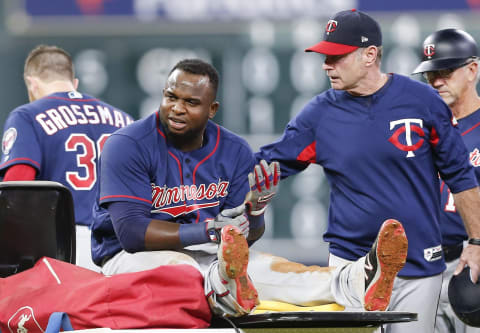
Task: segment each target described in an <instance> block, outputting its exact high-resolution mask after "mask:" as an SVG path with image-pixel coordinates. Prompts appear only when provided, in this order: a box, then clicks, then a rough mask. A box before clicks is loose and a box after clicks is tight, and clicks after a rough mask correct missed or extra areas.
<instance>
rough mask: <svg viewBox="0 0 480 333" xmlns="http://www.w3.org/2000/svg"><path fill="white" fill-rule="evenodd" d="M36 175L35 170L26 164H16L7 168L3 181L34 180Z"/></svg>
mask: <svg viewBox="0 0 480 333" xmlns="http://www.w3.org/2000/svg"><path fill="white" fill-rule="evenodd" d="M36 174H37V170H36V169H35V168H34V167H32V166H30V165H27V164H16V165H14V166H11V167H10V168H8V170H7V172H5V177H3V181H5V182H8V181H14V180H34V179H35V175H36Z"/></svg>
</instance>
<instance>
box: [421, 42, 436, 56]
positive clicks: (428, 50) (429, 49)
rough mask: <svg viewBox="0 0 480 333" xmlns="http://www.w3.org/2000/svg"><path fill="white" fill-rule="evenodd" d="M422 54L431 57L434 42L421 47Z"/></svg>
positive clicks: (433, 51) (433, 52)
mask: <svg viewBox="0 0 480 333" xmlns="http://www.w3.org/2000/svg"><path fill="white" fill-rule="evenodd" d="M423 54H425V56H427V57H428V58H431V57H432V56H433V55H434V54H435V44H426V45H425V46H424V47H423Z"/></svg>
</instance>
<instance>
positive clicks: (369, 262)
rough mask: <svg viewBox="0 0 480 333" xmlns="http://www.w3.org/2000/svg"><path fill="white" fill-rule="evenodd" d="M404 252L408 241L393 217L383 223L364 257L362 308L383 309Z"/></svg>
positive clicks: (368, 309) (387, 300) (400, 267)
mask: <svg viewBox="0 0 480 333" xmlns="http://www.w3.org/2000/svg"><path fill="white" fill-rule="evenodd" d="M407 251H408V240H407V236H406V234H405V230H404V229H403V226H402V224H401V223H400V222H399V221H397V220H394V219H389V220H386V221H385V222H383V224H382V227H381V228H380V231H379V232H378V235H377V239H376V240H375V243H374V244H373V246H372V249H371V250H370V252H369V253H368V254H367V256H366V258H365V305H364V307H365V310H367V311H385V310H386V309H387V307H388V304H389V303H390V296H391V295H392V289H393V282H394V280H395V277H396V276H397V274H398V272H399V271H400V270H401V269H402V268H403V266H404V265H405V261H406V259H407Z"/></svg>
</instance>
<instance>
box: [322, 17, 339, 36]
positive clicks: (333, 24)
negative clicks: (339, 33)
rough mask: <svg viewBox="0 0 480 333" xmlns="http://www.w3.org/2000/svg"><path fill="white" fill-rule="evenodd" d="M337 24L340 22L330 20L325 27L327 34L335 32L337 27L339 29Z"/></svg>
mask: <svg viewBox="0 0 480 333" xmlns="http://www.w3.org/2000/svg"><path fill="white" fill-rule="evenodd" d="M337 24H338V22H337V21H335V20H328V22H327V26H326V27H325V31H326V32H327V34H329V33H331V32H334V31H335V29H337Z"/></svg>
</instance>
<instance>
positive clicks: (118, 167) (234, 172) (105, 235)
mask: <svg viewBox="0 0 480 333" xmlns="http://www.w3.org/2000/svg"><path fill="white" fill-rule="evenodd" d="M119 152H121V153H119ZM254 165H255V163H254V156H253V152H252V150H251V148H250V146H249V145H248V144H247V142H246V141H245V140H244V139H242V138H240V137H239V136H237V135H235V134H233V133H232V132H230V131H228V130H227V129H225V128H223V127H221V126H219V125H217V124H215V123H214V122H212V121H209V122H208V124H207V128H206V130H205V134H204V137H203V146H202V147H201V148H199V149H196V150H193V151H190V152H182V151H180V150H178V149H175V148H174V147H173V146H172V145H171V144H170V142H169V141H168V140H167V138H166V135H165V130H164V129H163V127H162V125H161V123H160V120H159V114H158V112H157V113H156V114H153V115H151V116H149V117H147V118H144V119H142V120H139V121H137V122H135V123H134V124H132V125H130V126H129V127H127V128H124V129H121V130H119V131H117V132H116V133H115V134H113V135H112V136H111V137H110V138H109V140H108V142H107V143H106V145H105V147H104V150H103V152H102V158H101V162H100V169H101V175H102V177H101V178H100V194H99V202H100V205H101V206H102V207H100V208H98V210H97V211H96V213H95V216H94V222H93V225H92V233H93V236H92V257H93V260H94V261H95V262H99V260H101V258H104V257H109V256H113V255H114V254H115V253H117V252H119V251H120V250H121V249H122V247H121V245H120V242H119V240H118V238H117V236H116V234H115V231H114V226H113V225H112V222H111V219H110V217H109V214H108V212H107V211H106V209H104V208H103V206H104V205H105V204H107V203H109V202H114V201H129V202H134V203H141V204H145V205H148V206H149V207H151V208H150V209H151V218H152V219H159V220H165V221H171V222H176V223H199V222H204V221H205V220H207V219H211V218H215V217H216V216H217V215H218V214H219V213H220V212H221V211H222V210H224V209H228V208H233V207H237V206H239V205H241V204H242V203H243V201H244V200H245V195H246V194H247V192H248V191H249V185H248V173H249V172H250V171H251V170H253V167H254Z"/></svg>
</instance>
